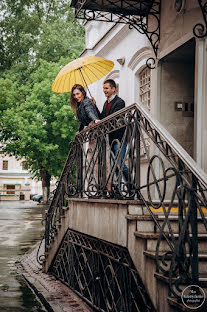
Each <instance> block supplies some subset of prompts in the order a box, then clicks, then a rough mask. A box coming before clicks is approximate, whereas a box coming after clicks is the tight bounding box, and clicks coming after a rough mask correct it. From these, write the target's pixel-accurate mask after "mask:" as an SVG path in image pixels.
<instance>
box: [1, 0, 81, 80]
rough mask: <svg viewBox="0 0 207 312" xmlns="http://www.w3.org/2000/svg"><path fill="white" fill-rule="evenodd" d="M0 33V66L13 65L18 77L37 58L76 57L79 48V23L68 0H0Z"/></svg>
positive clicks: (53, 59)
mask: <svg viewBox="0 0 207 312" xmlns="http://www.w3.org/2000/svg"><path fill="white" fill-rule="evenodd" d="M0 34H1V40H0V70H2V71H4V70H6V69H11V68H13V70H15V71H16V73H19V72H20V71H21V75H22V77H25V75H26V74H30V71H31V70H32V69H33V67H36V66H38V65H39V59H45V60H47V61H52V62H56V61H59V59H60V57H74V56H75V57H76V56H77V51H78V52H80V49H82V48H83V34H84V32H83V27H81V25H80V22H79V21H78V20H76V19H74V14H73V11H72V9H71V8H70V7H69V2H68V0H55V1H54V0H32V1H31V0H19V1H13V0H2V1H1V2H0ZM28 70H29V71H28ZM22 77H20V79H21V78H22Z"/></svg>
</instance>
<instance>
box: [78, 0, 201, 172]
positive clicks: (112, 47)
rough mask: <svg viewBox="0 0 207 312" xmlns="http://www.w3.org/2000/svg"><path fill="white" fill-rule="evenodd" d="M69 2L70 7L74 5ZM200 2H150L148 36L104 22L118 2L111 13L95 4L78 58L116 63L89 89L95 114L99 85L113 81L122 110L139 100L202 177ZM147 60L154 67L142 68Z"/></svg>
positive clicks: (101, 98) (100, 102)
mask: <svg viewBox="0 0 207 312" xmlns="http://www.w3.org/2000/svg"><path fill="white" fill-rule="evenodd" d="M73 2H74V3H73V5H74V6H75V5H76V2H78V1H73ZM96 2H97V3H96ZM149 2H150V1H149ZM201 2H202V1H197V0H192V1H185V0H183V1H175V0H170V1H151V11H150V12H148V17H147V18H148V23H147V31H145V30H144V31H141V32H142V33H141V32H139V31H138V30H137V28H138V27H132V26H130V27H129V24H127V23H126V24H125V23H120V21H121V18H120V19H119V22H116V23H112V22H108V23H106V22H104V19H105V20H107V18H108V16H107V15H105V17H104V14H105V12H102V11H106V12H111V11H113V10H115V9H114V7H115V6H116V5H117V7H118V6H119V1H118V2H117V4H114V7H113V8H111V7H110V5H111V6H112V4H110V5H109V3H108V2H107V1H105V2H103V5H101V4H100V3H99V2H98V1H95V3H96V8H95V10H93V11H90V14H91V12H93V13H94V14H93V18H91V15H90V18H88V21H87V22H86V23H85V30H86V45H85V46H86V49H85V50H84V51H83V53H82V56H85V55H96V56H100V57H104V58H107V59H110V60H112V61H114V63H115V66H114V68H113V69H112V71H111V72H110V73H109V74H108V75H107V76H106V77H104V78H103V79H101V80H99V81H97V82H96V83H94V84H93V85H91V86H90V90H91V92H92V95H93V96H94V97H95V98H96V101H97V105H98V107H99V108H100V109H101V108H102V107H103V103H104V101H105V97H104V94H103V92H102V84H103V81H104V80H105V79H107V78H112V79H114V80H115V81H116V83H117V85H118V94H119V96H120V97H122V98H123V99H124V100H125V102H126V105H130V104H132V103H134V102H137V101H142V103H143V104H144V105H145V106H146V107H147V108H148V109H149V110H150V111H151V113H152V114H153V115H154V116H155V117H156V118H157V119H158V120H159V121H160V122H161V123H162V125H163V126H164V127H165V128H166V129H167V130H168V131H169V132H170V134H172V135H173V137H174V138H175V139H176V140H177V141H178V143H180V144H181V145H182V147H184V148H185V150H186V151H187V152H188V153H189V154H190V156H191V157H193V158H194V160H195V161H196V162H197V163H198V164H199V165H200V166H201V168H202V169H203V170H204V171H205V172H207V161H206V157H205V155H206V153H207V140H206V138H207V126H206V122H205V120H206V117H207V109H206V107H207V103H206V101H207V97H206V84H207V81H206V80H207V49H206V45H207V39H206V15H207V14H206V12H205V3H203V4H202V3H201ZM84 3H85V2H83V9H84ZM126 3H127V2H126ZM137 3H138V4H139V1H138V2H137ZM200 3H201V4H200ZM86 4H87V5H86V10H85V16H86V17H87V14H88V15H89V13H87V12H89V10H87V8H89V9H90V5H92V4H91V3H90V1H87V3H86ZM138 4H137V5H138ZM93 5H94V6H95V4H93ZM155 7H156V8H155ZM135 9H136V8H134V11H135ZM145 9H146V8H145ZM155 9H156V10H157V11H156V13H154V11H153V10H155ZM110 10H111V11H110ZM131 10H132V11H133V7H132V8H131ZM100 11H101V12H102V13H101V18H100V14H99V13H98V12H100ZM107 14H109V13H107ZM145 14H146V13H145ZM111 20H113V18H111ZM114 20H116V21H117V19H115V18H114ZM131 24H133V20H131ZM155 24H156V25H155ZM201 25H203V28H202V26H201ZM134 26H136V23H135V22H134ZM143 29H144V27H143ZM150 29H151V30H150ZM153 29H154V30H153ZM139 30H140V28H139ZM144 32H145V34H143V33H144ZM151 35H152V36H151ZM153 36H154V37H155V39H153V38H154V37H153ZM147 37H148V38H147ZM149 38H150V40H151V42H150V40H149ZM149 59H151V60H152V61H153V62H154V63H155V65H154V64H153V65H154V66H152V65H150V66H147V65H149V63H148V60H149ZM151 67H152V68H153V69H151Z"/></svg>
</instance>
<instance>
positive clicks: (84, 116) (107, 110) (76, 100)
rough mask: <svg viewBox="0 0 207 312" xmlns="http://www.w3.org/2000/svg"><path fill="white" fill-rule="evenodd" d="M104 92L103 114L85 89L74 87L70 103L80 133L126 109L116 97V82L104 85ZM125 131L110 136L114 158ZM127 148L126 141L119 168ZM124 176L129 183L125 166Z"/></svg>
mask: <svg viewBox="0 0 207 312" xmlns="http://www.w3.org/2000/svg"><path fill="white" fill-rule="evenodd" d="M103 91H104V94H105V96H106V98H107V100H106V102H105V103H104V106H103V110H102V112H101V113H100V112H99V111H98V109H97V108H96V106H95V104H94V103H93V102H92V101H91V100H90V99H89V98H88V97H87V96H86V92H85V90H84V88H83V87H82V86H81V85H78V84H76V85H74V86H73V88H72V91H71V97H70V103H71V107H72V109H73V110H74V111H75V113H76V116H77V118H78V120H79V122H80V127H79V131H81V130H82V129H83V128H84V127H85V126H91V125H92V124H94V123H98V122H99V121H100V119H103V118H105V117H107V116H109V115H111V114H113V113H115V112H117V111H118V110H120V109H122V108H124V107H125V102H124V101H123V100H122V99H121V98H120V97H118V96H117V95H116V83H115V81H114V80H112V79H107V80H106V81H105V82H104V84H103ZM124 131H125V128H121V129H118V130H116V131H113V132H111V133H110V134H109V144H110V146H111V151H112V155H114V157H116V155H117V154H118V152H119V147H120V142H121V140H122V137H123V135H124ZM126 147H127V143H126V141H125V142H124V146H123V148H122V152H121V158H120V159H119V161H118V165H119V166H120V165H121V161H122V160H123V158H124V156H125V153H126ZM114 157H112V158H114ZM116 175H118V169H117V170H116ZM123 175H124V178H125V180H126V181H127V182H128V168H127V166H126V165H125V164H124V167H123Z"/></svg>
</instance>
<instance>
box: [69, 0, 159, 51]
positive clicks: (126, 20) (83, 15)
mask: <svg viewBox="0 0 207 312" xmlns="http://www.w3.org/2000/svg"><path fill="white" fill-rule="evenodd" d="M85 2H86V1H83V0H78V1H75V2H74V3H72V6H74V7H75V9H76V11H75V17H77V18H79V19H85V20H87V21H104V22H112V23H116V24H117V23H121V24H128V25H129V28H135V29H136V30H137V31H138V32H139V33H141V34H145V35H146V36H147V38H148V39H149V41H150V43H151V45H152V48H153V50H154V53H155V55H156V56H157V49H158V44H159V39H160V0H157V1H154V0H153V1H140V2H139V1H137V4H136V5H140V6H149V11H148V10H147V11H146V12H145V13H142V12H141V10H140V12H141V13H139V10H137V9H136V7H133V5H134V6H135V3H134V4H130V11H129V12H130V13H128V14H127V10H126V12H125V13H124V9H123V13H121V10H119V12H116V10H114V11H113V12H112V13H111V12H110V9H109V8H107V5H105V6H104V2H103V5H102V10H101V11H98V9H96V10H95V9H84V4H85ZM96 2H97V0H95V1H93V2H92V4H91V5H92V7H94V6H96ZM108 2H109V3H110V1H108ZM111 3H112V2H111ZM124 3H125V1H123V7H124ZM127 4H128V2H127V1H126V5H127ZM99 5H100V4H99ZM113 5H114V6H116V5H117V6H118V2H117V4H116V2H113ZM88 6H89V7H90V4H89V5H88ZM128 6H129V4H128ZM97 7H98V4H97ZM81 9H82V10H81ZM132 12H134V13H132ZM142 14H143V15H142ZM152 25H153V26H152Z"/></svg>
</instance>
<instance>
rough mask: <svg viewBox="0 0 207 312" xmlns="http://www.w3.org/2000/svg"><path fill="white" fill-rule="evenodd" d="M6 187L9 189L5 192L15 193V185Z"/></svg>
mask: <svg viewBox="0 0 207 312" xmlns="http://www.w3.org/2000/svg"><path fill="white" fill-rule="evenodd" d="M6 189H7V190H9V191H7V192H6V193H7V194H15V185H7V186H6Z"/></svg>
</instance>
